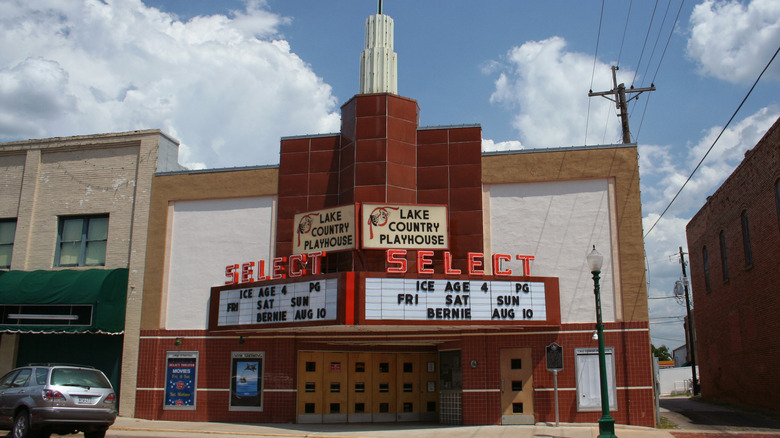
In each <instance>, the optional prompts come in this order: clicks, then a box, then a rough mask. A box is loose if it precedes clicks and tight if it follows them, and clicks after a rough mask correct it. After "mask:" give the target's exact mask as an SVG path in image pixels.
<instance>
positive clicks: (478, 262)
mask: <svg viewBox="0 0 780 438" xmlns="http://www.w3.org/2000/svg"><path fill="white" fill-rule="evenodd" d="M467 256H468V273H469V275H485V270H484V269H479V268H480V267H481V266H482V259H483V257H485V255H484V254H482V253H481V252H470V253H468V254H467Z"/></svg>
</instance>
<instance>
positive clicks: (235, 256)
mask: <svg viewBox="0 0 780 438" xmlns="http://www.w3.org/2000/svg"><path fill="white" fill-rule="evenodd" d="M274 204H275V202H274V198H273V197H270V196H269V197H258V198H239V199H217V200H206V201H184V202H175V203H173V204H172V205H171V206H169V218H170V219H169V221H171V222H170V224H169V230H170V231H169V232H170V235H169V236H168V248H167V250H166V260H167V267H166V270H165V272H166V277H167V281H166V287H165V290H164V292H163V293H164V296H165V297H167V305H165V306H164V308H166V309H167V314H166V321H165V324H164V326H165V328H167V329H169V330H201V329H206V328H207V326H208V305H209V294H210V292H211V290H210V288H211V287H212V286H219V285H222V284H224V283H225V279H226V278H225V266H227V265H230V264H235V263H244V262H250V261H254V262H257V261H258V260H265V261H266V264H267V265H268V264H269V263H270V260H271V257H272V252H273V249H272V248H273V235H272V232H273V229H274V228H273V221H274V218H275V212H274ZM267 265H266V266H267Z"/></svg>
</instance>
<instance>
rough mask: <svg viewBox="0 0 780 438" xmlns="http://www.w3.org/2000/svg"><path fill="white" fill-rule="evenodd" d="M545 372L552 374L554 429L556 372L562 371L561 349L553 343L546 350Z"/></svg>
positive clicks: (556, 411) (556, 398)
mask: <svg viewBox="0 0 780 438" xmlns="http://www.w3.org/2000/svg"><path fill="white" fill-rule="evenodd" d="M546 352H547V354H546V356H547V371H552V372H553V386H554V388H555V427H558V419H559V416H558V371H561V370H563V348H561V346H560V345H558V344H556V343H555V342H553V343H552V344H550V345H548V346H547V348H546Z"/></svg>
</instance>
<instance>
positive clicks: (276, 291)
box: [216, 278, 338, 327]
mask: <svg viewBox="0 0 780 438" xmlns="http://www.w3.org/2000/svg"><path fill="white" fill-rule="evenodd" d="M218 297H219V298H218V299H219V308H218V311H217V321H216V326H217V327H227V326H241V325H257V324H279V323H299V322H308V321H332V320H335V319H336V316H337V298H338V279H337V278H323V279H319V280H313V281H300V282H292V283H278V284H263V285H262V286H255V287H243V288H234V289H227V290H221V291H219V292H218Z"/></svg>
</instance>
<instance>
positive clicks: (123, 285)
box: [0, 269, 128, 334]
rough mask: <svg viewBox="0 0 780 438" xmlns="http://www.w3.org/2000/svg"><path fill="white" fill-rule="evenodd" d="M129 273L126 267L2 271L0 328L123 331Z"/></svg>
mask: <svg viewBox="0 0 780 438" xmlns="http://www.w3.org/2000/svg"><path fill="white" fill-rule="evenodd" d="M127 276H128V270H127V269H88V270H83V271H76V270H63V271H8V272H3V273H0V332H5V333H57V332H63V333H79V332H83V333H107V334H121V333H123V332H124V328H125V302H126V296H127Z"/></svg>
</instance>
